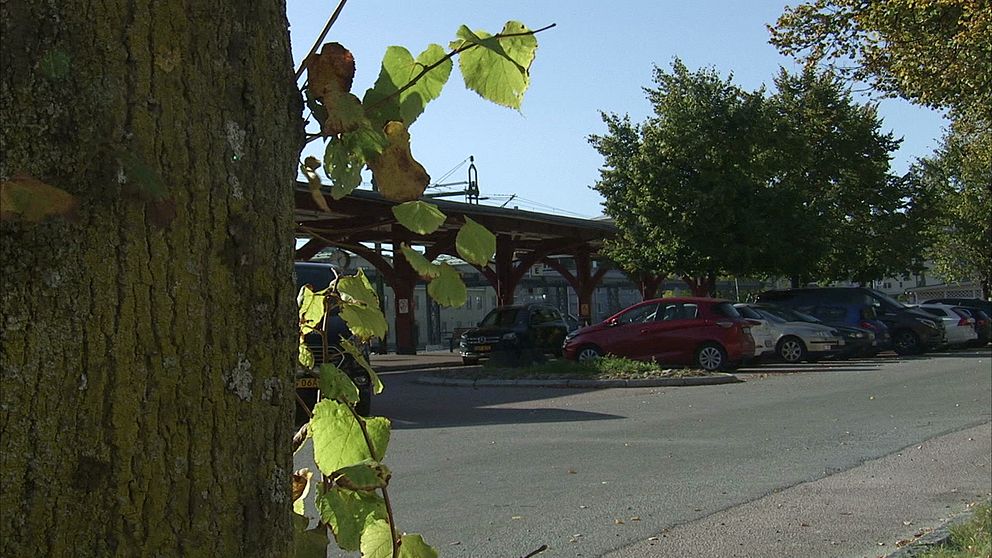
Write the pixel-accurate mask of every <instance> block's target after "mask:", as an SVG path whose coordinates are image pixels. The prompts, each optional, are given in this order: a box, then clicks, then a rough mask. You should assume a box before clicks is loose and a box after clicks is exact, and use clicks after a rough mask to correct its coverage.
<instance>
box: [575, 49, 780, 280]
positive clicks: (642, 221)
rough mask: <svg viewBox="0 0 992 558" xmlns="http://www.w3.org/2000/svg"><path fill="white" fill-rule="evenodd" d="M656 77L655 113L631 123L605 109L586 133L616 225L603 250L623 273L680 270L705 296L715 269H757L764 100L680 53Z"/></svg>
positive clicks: (764, 138)
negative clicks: (593, 131) (600, 161)
mask: <svg viewBox="0 0 992 558" xmlns="http://www.w3.org/2000/svg"><path fill="white" fill-rule="evenodd" d="M654 82H655V85H656V88H654V89H646V90H645V91H646V93H647V97H648V99H649V100H650V101H651V103H652V105H653V107H654V113H655V114H654V116H653V117H651V118H649V119H648V120H647V121H645V122H644V123H643V124H641V125H639V126H634V125H633V124H632V123H631V122H630V119H629V118H627V117H619V116H616V115H609V114H604V115H603V120H604V122H606V124H607V131H608V133H607V134H606V135H602V136H599V135H594V136H591V137H590V142H591V143H592V145H593V146H594V147H595V148H596V149H597V150H598V151H599V152H600V153H601V154H602V155H603V157H604V162H605V165H604V168H603V170H601V172H600V180H599V181H598V182H597V183H596V185H595V186H594V188H595V189H596V190H597V191H599V192H600V193H601V194H603V197H604V199H605V202H604V206H605V211H606V213H607V215H609V216H611V217H612V218H613V219H614V221H615V222H616V224H617V228H618V229H619V231H620V233H619V236H618V238H617V239H616V241H614V242H612V243H611V244H610V245H609V246H608V252H609V254H610V257H611V258H612V259H614V260H615V261H617V262H618V263H619V264H620V265H621V266H623V267H624V268H625V269H627V270H628V271H631V272H636V271H648V272H650V273H653V274H659V275H661V274H670V273H677V274H679V275H681V276H682V277H683V280H684V281H685V282H686V283H687V284H688V285H689V286H690V288H692V290H693V292H694V293H696V294H700V295H703V294H708V293H712V292H713V289H714V286H715V282H716V277H717V276H718V275H720V274H744V273H747V272H749V271H751V270H753V269H754V266H755V261H754V254H755V252H754V251H753V250H751V249H749V248H750V247H752V246H754V245H755V244H756V241H757V239H758V238H759V237H760V235H761V233H760V232H759V229H760V227H758V226H756V225H755V220H756V219H760V213H759V212H757V211H756V209H757V207H756V205H755V204H756V200H757V199H758V198H757V196H756V192H757V191H758V190H759V189H760V188H761V187H762V186H763V184H764V183H765V181H766V177H765V176H764V174H763V173H764V172H765V170H766V169H765V168H764V166H763V163H762V157H761V154H762V153H763V152H764V150H765V142H766V141H767V133H766V132H767V130H768V128H767V122H766V119H765V113H764V97H763V95H762V94H761V93H760V92H759V93H748V92H745V91H743V90H742V89H740V88H739V87H737V86H736V85H734V84H733V83H732V81H731V80H730V79H726V80H724V79H721V78H720V77H719V76H718V75H717V74H716V72H715V71H713V70H709V69H704V70H699V71H696V72H691V71H689V69H688V68H686V66H685V65H684V64H683V63H682V62H681V61H679V60H675V61H674V62H673V63H672V69H671V71H670V72H669V71H665V70H663V69H661V68H655V73H654Z"/></svg>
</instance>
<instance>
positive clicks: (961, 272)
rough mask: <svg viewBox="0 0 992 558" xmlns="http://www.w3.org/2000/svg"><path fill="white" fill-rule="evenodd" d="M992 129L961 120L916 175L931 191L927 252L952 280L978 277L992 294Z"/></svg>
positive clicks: (926, 222)
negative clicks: (970, 124) (928, 248)
mask: <svg viewBox="0 0 992 558" xmlns="http://www.w3.org/2000/svg"><path fill="white" fill-rule="evenodd" d="M990 169H992V133H990V131H989V129H987V128H984V129H982V128H976V127H973V126H966V125H965V124H964V123H957V124H956V125H954V126H952V127H951V129H950V130H949V131H948V133H947V134H946V135H945V137H944V139H943V142H942V145H941V147H940V148H939V149H938V150H937V152H936V153H935V154H934V155H933V156H931V157H928V158H924V159H921V160H920V161H919V162H918V164H917V165H916V166H915V167H914V168H913V170H912V173H911V175H912V178H913V180H914V181H915V182H916V184H917V185H918V187H919V188H920V190H921V191H922V193H923V194H924V195H927V196H928V200H929V204H930V205H929V208H928V209H929V211H928V212H927V217H928V218H927V219H921V220H920V224H922V225H923V226H926V227H927V229H928V233H929V237H928V238H929V241H930V242H931V245H930V250H929V251H928V252H927V255H928V256H929V258H930V260H931V262H932V263H933V269H934V271H936V272H937V273H938V274H939V275H940V276H941V277H943V278H944V279H945V280H947V281H968V280H978V282H979V283H980V284H981V285H982V291H983V295H984V296H985V298H989V297H990V296H992V288H990V286H992V217H990V216H992V172H990Z"/></svg>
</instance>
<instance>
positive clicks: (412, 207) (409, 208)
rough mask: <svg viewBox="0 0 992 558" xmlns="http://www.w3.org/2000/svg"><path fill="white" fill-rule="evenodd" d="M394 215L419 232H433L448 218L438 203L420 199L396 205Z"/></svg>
mask: <svg viewBox="0 0 992 558" xmlns="http://www.w3.org/2000/svg"><path fill="white" fill-rule="evenodd" d="M393 215H394V216H395V217H396V220H397V221H399V222H400V224H401V225H403V226H404V227H406V228H408V229H410V230H411V231H413V232H415V233H417V234H431V233H432V232H434V231H436V230H437V229H438V227H440V226H441V223H444V220H445V219H446V217H445V215H444V213H441V210H440V209H438V208H437V206H436V205H434V204H432V203H427V202H424V201H420V200H416V201H409V202H406V203H401V204H399V205H394V206H393Z"/></svg>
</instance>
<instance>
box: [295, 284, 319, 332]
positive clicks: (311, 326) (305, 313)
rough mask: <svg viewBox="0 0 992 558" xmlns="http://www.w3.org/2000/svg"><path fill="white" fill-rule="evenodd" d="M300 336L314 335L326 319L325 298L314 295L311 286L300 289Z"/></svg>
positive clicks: (298, 298) (298, 297)
mask: <svg viewBox="0 0 992 558" xmlns="http://www.w3.org/2000/svg"><path fill="white" fill-rule="evenodd" d="M297 300H298V301H299V303H300V336H303V335H306V334H308V333H312V332H313V331H314V330H315V328H316V327H317V326H318V325H319V324H320V322H321V320H323V319H324V296H323V295H321V294H317V293H314V292H313V290H311V289H310V286H309V285H303V286H302V287H300V294H299V295H298V296H297Z"/></svg>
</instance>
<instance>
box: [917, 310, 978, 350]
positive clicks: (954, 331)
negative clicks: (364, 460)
mask: <svg viewBox="0 0 992 558" xmlns="http://www.w3.org/2000/svg"><path fill="white" fill-rule="evenodd" d="M919 308H920V310H923V311H924V312H926V313H928V314H933V315H934V316H936V317H938V318H940V320H941V321H942V322H944V330H945V331H946V332H947V344H948V345H952V346H961V345H967V344H969V343H971V342H973V341H976V340H978V331H977V330H976V329H975V318H973V317H971V316H970V315H969V314H968V313H966V312H958V310H957V309H956V308H955V307H954V306H952V305H950V304H921V305H920V306H919Z"/></svg>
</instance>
